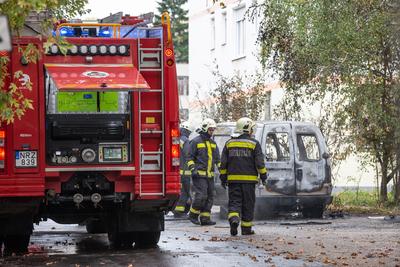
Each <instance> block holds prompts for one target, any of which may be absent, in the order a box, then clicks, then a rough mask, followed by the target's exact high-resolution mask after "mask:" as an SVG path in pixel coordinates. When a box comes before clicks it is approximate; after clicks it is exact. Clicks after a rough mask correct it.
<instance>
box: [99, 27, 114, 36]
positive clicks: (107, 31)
mask: <svg viewBox="0 0 400 267" xmlns="http://www.w3.org/2000/svg"><path fill="white" fill-rule="evenodd" d="M98 36H99V37H111V36H112V31H110V29H109V28H108V27H106V28H101V29H100V31H99V34H98Z"/></svg>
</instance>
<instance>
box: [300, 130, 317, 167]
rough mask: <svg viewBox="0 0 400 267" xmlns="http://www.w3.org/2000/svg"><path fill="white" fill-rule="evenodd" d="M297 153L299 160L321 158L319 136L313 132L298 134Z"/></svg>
mask: <svg viewBox="0 0 400 267" xmlns="http://www.w3.org/2000/svg"><path fill="white" fill-rule="evenodd" d="M296 154H297V158H298V159H299V161H314V160H319V159H320V152H319V146H318V142H317V137H316V136H315V135H313V134H298V135H297V153H296Z"/></svg>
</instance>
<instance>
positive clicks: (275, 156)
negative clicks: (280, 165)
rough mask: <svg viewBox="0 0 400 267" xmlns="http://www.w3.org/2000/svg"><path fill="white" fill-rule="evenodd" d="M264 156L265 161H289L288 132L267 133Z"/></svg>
mask: <svg viewBox="0 0 400 267" xmlns="http://www.w3.org/2000/svg"><path fill="white" fill-rule="evenodd" d="M265 156H266V160H267V161H289V160H290V151H289V137H288V133H268V135H267V142H266V147H265Z"/></svg>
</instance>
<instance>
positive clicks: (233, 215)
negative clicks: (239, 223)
mask: <svg viewBox="0 0 400 267" xmlns="http://www.w3.org/2000/svg"><path fill="white" fill-rule="evenodd" d="M232 217H240V216H239V212H229V213H228V219H230V218H232Z"/></svg>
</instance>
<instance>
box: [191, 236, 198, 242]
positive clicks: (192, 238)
mask: <svg viewBox="0 0 400 267" xmlns="http://www.w3.org/2000/svg"><path fill="white" fill-rule="evenodd" d="M189 240H190V241H199V240H200V238H197V237H194V236H193V237H191V238H189Z"/></svg>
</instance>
